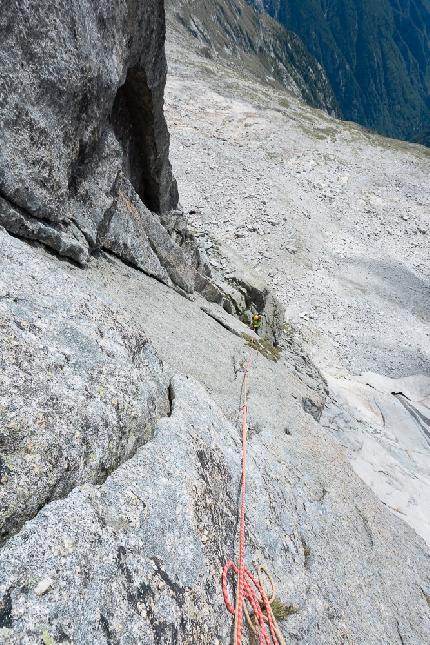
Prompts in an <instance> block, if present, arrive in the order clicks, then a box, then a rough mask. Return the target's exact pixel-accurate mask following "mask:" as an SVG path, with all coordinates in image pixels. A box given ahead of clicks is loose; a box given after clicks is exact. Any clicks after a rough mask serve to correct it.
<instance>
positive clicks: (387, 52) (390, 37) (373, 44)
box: [248, 0, 430, 145]
mask: <svg viewBox="0 0 430 645" xmlns="http://www.w3.org/2000/svg"><path fill="white" fill-rule="evenodd" d="M248 2H250V3H251V4H254V5H257V6H261V2H260V0H248ZM263 5H264V8H265V9H266V11H267V13H269V14H270V15H271V16H272V17H274V18H276V19H277V20H279V21H280V22H281V24H282V25H284V26H285V27H286V28H287V29H289V30H291V31H293V32H295V33H296V34H298V35H299V36H300V38H301V39H302V40H303V42H304V43H305V45H306V47H307V48H308V50H309V51H310V53H311V54H313V56H315V58H316V59H317V60H318V61H319V62H320V63H321V65H322V67H323V68H324V70H325V72H326V74H327V76H328V78H329V81H330V83H331V87H332V88H333V90H334V94H335V96H336V99H337V103H338V106H339V108H340V111H341V113H342V115H343V117H344V118H346V119H349V120H351V121H356V122H357V123H360V124H362V125H365V126H368V127H371V128H374V129H375V130H377V131H378V132H380V133H381V134H384V135H387V136H390V137H398V138H402V139H414V138H415V137H416V136H419V137H423V143H425V142H426V141H428V136H429V135H428V128H429V124H430V103H429V101H428V96H429V94H430V35H429V34H430V32H429V30H428V25H429V24H430V8H429V4H428V2H423V0H409V1H408V2H404V3H401V2H398V0H377V1H375V0H361V2H357V0H332V1H331V2H330V3H327V0H300V2H298V1H293V0H277V2H274V1H273V0H263ZM381 70H382V71H381ZM426 132H427V134H426ZM420 133H421V134H420ZM425 145H428V143H427V144H426V143H425Z"/></svg>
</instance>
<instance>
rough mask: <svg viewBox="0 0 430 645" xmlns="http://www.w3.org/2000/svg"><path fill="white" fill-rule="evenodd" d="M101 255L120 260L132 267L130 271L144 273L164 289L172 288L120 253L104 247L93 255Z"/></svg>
mask: <svg viewBox="0 0 430 645" xmlns="http://www.w3.org/2000/svg"><path fill="white" fill-rule="evenodd" d="M98 253H100V254H101V255H103V256H107V257H108V258H109V257H110V256H111V257H113V258H116V259H117V260H119V261H120V262H121V263H122V264H124V265H125V266H127V267H130V269H134V271H139V273H143V275H146V276H147V277H148V278H151V279H152V280H155V281H156V282H158V283H159V284H162V285H163V286H164V287H169V288H172V285H171V284H168V283H167V282H163V280H161V278H159V277H158V276H157V275H155V274H152V273H148V271H144V270H143V269H141V268H140V267H138V266H136V265H135V264H133V262H130V261H129V260H126V259H125V258H123V257H122V256H121V255H118V253H115V252H114V251H112V250H111V249H106V248H105V247H102V248H101V249H95V250H94V252H93V254H94V255H95V256H97V254H98Z"/></svg>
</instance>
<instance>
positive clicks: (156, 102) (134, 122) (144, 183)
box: [111, 66, 177, 213]
mask: <svg viewBox="0 0 430 645" xmlns="http://www.w3.org/2000/svg"><path fill="white" fill-rule="evenodd" d="M162 105H163V94H162V88H161V90H160V88H150V87H149V85H148V79H147V78H146V75H145V72H144V70H143V69H142V68H141V67H137V66H136V67H131V68H130V69H129V70H128V72H127V77H126V80H125V83H124V84H123V85H122V86H121V87H120V88H119V89H118V92H117V95H116V97H115V101H114V104H113V108H112V115H111V121H112V126H113V130H114V133H115V136H116V137H117V139H118V141H119V142H120V143H121V145H122V148H123V151H124V158H125V159H124V163H125V169H126V174H127V175H128V177H129V178H130V181H131V183H132V185H133V187H134V189H135V191H136V192H137V194H138V195H139V197H140V198H141V200H142V201H143V203H144V204H145V206H146V207H147V208H149V210H151V211H153V212H156V213H160V212H162V211H164V210H166V209H165V208H164V202H165V201H166V197H167V198H168V197H169V196H168V195H163V192H165V188H166V187H165V186H163V181H164V177H163V166H164V164H165V163H166V159H165V150H167V149H168V144H169V134H168V130H167V127H166V126H165V124H164V122H163V120H162V116H161V115H162ZM173 186H174V188H173V193H175V194H174V195H171V196H170V198H171V199H170V202H171V203H170V204H169V205H168V206H169V207H170V208H172V207H174V206H175V205H176V203H177V198H176V197H177V190H176V184H175V183H173Z"/></svg>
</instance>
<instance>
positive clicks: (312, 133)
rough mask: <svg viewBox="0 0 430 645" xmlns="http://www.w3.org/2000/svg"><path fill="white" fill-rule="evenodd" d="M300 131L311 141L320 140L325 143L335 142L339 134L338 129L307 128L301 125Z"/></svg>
mask: <svg viewBox="0 0 430 645" xmlns="http://www.w3.org/2000/svg"><path fill="white" fill-rule="evenodd" d="M300 129H301V130H302V131H303V132H304V133H305V134H307V135H308V137H310V138H311V139H318V140H319V141H325V140H326V139H331V140H332V141H334V140H335V139H336V135H337V133H338V130H337V129H336V128H307V127H306V126H304V125H301V126H300Z"/></svg>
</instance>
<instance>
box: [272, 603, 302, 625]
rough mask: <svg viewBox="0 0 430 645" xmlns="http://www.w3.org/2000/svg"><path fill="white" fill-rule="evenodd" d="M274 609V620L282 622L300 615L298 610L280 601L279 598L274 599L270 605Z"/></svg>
mask: <svg viewBox="0 0 430 645" xmlns="http://www.w3.org/2000/svg"><path fill="white" fill-rule="evenodd" d="M270 606H271V608H272V614H273V616H274V618H275V619H276V620H277V621H278V622H280V621H281V620H287V618H288V616H293V615H294V614H297V613H298V611H299V610H298V608H297V607H294V606H293V605H286V604H285V603H283V602H282V600H279V598H274V599H273V600H272V602H271V603H270Z"/></svg>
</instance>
